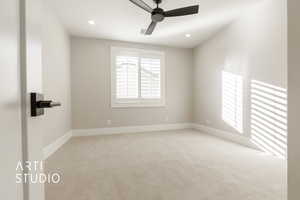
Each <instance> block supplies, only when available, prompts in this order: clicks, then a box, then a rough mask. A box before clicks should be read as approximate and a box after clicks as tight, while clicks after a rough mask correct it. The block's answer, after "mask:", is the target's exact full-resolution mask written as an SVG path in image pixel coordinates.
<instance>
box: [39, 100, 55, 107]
mask: <svg viewBox="0 0 300 200" xmlns="http://www.w3.org/2000/svg"><path fill="white" fill-rule="evenodd" d="M54 106H61V103H59V102H53V101H38V102H37V107H38V108H52V107H54Z"/></svg>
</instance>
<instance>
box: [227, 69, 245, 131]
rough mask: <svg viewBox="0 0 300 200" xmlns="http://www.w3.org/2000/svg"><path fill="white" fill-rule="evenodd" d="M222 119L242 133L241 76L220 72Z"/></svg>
mask: <svg viewBox="0 0 300 200" xmlns="http://www.w3.org/2000/svg"><path fill="white" fill-rule="evenodd" d="M222 119H223V121H225V122H226V123H227V124H228V125H230V126H231V127H233V128H234V129H236V130H237V131H238V132H240V133H243V78H242V76H240V75H236V74H233V73H230V72H226V71H223V72H222Z"/></svg>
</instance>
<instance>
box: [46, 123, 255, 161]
mask: <svg viewBox="0 0 300 200" xmlns="http://www.w3.org/2000/svg"><path fill="white" fill-rule="evenodd" d="M187 128H192V129H195V130H199V131H201V132H204V133H207V134H211V135H214V136H216V137H219V138H223V139H225V140H229V141H232V142H235V143H238V144H241V145H244V146H247V147H250V148H254V149H258V148H257V147H256V146H255V145H254V144H252V143H251V142H250V138H248V137H245V136H242V135H238V134H234V133H230V132H226V131H223V130H219V129H215V128H212V127H208V126H204V125H201V124H191V123H179V124H156V125H146V126H123V127H110V128H95V129H74V130H72V131H69V132H67V133H66V134H65V135H63V136H61V137H60V138H58V139H57V140H56V141H54V142H53V143H51V144H49V145H48V146H46V147H45V148H44V149H43V156H44V159H47V158H48V157H49V156H50V155H52V154H53V153H54V152H55V151H57V150H58V149H59V148H60V147H61V146H63V145H64V144H65V143H66V142H67V141H68V140H69V139H71V137H80V136H93V135H94V136H95V135H111V134H122V133H140V132H152V131H167V130H179V129H187Z"/></svg>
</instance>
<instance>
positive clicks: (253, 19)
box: [193, 0, 287, 136]
mask: <svg viewBox="0 0 300 200" xmlns="http://www.w3.org/2000/svg"><path fill="white" fill-rule="evenodd" d="M285 4H286V2H285V1H282V0H265V1H262V2H261V3H258V4H257V5H255V6H254V7H253V8H252V9H251V10H249V12H246V13H244V15H243V16H241V17H240V18H239V19H238V20H236V21H235V22H233V23H232V24H231V25H230V26H228V27H226V28H225V29H223V30H222V31H220V32H219V33H218V34H216V35H215V36H214V37H212V38H211V39H210V40H208V41H207V42H205V43H204V44H202V45H201V46H199V47H197V48H195V49H194V83H195V84H194V109H193V110H194V115H193V116H194V122H195V123H199V124H203V125H208V126H211V127H214V128H217V129H221V130H225V131H230V132H236V133H237V131H235V129H233V128H231V127H230V126H229V125H227V124H226V123H225V122H224V121H223V120H222V79H221V78H222V77H221V75H222V70H226V71H230V72H232V73H235V74H238V75H242V76H243V78H244V83H245V85H246V86H245V87H244V100H245V101H244V109H243V110H244V135H246V136H249V134H250V127H249V126H250V125H249V123H250V122H249V121H250V119H249V115H250V113H249V109H250V102H249V99H250V86H249V85H250V81H251V80H258V81H262V82H265V83H268V84H272V85H275V86H279V87H283V88H286V87H287V65H286V5H285ZM207 120H208V121H209V122H210V124H206V123H207Z"/></svg>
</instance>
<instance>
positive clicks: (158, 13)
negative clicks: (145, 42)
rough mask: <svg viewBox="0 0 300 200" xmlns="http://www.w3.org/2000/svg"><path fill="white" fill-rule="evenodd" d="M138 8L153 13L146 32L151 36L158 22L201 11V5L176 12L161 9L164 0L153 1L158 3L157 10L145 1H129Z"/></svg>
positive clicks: (176, 10)
mask: <svg viewBox="0 0 300 200" xmlns="http://www.w3.org/2000/svg"><path fill="white" fill-rule="evenodd" d="M129 1H131V2H132V3H134V4H135V5H137V6H138V7H140V8H142V9H144V10H145V11H147V12H149V13H151V19H152V22H151V24H150V25H149V27H148V28H147V30H146V31H145V32H144V34H145V35H151V34H152V32H153V31H154V28H155V26H156V24H157V23H158V22H161V21H163V20H164V18H165V17H178V16H184V15H193V14H197V13H198V11H199V5H195V6H188V7H183V8H178V9H174V10H169V11H164V10H163V9H161V8H159V7H158V5H159V4H160V3H161V1H162V0H153V1H154V2H155V3H156V5H157V6H156V8H154V9H152V8H151V7H150V6H149V5H148V4H146V3H145V2H144V1H143V0H129Z"/></svg>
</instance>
